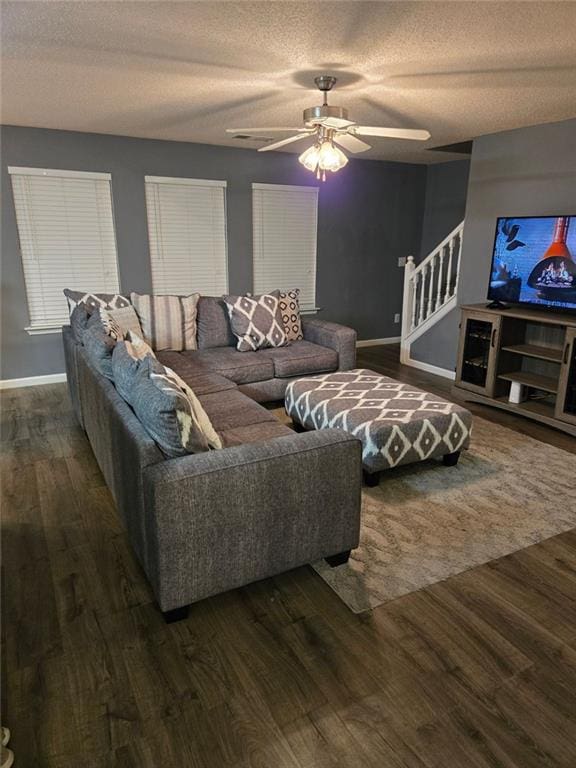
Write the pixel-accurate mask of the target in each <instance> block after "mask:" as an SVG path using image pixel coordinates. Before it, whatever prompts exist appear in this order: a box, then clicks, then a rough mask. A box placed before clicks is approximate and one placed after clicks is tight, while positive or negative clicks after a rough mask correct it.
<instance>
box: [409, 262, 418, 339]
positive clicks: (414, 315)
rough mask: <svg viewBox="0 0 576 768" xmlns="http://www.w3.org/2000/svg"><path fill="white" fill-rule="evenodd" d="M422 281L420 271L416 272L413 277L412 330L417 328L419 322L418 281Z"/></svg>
mask: <svg viewBox="0 0 576 768" xmlns="http://www.w3.org/2000/svg"><path fill="white" fill-rule="evenodd" d="M419 281H420V272H415V273H414V275H413V277H412V317H411V319H410V330H411V331H413V330H414V328H416V323H417V322H418V315H417V313H418V302H417V298H418V283H419Z"/></svg>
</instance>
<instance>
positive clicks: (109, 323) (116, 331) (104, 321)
mask: <svg viewBox="0 0 576 768" xmlns="http://www.w3.org/2000/svg"><path fill="white" fill-rule="evenodd" d="M94 314H95V315H97V317H98V319H99V320H100V325H101V326H102V330H103V331H104V333H107V334H108V336H111V337H112V338H113V339H114V340H115V341H120V340H121V339H123V338H124V331H123V330H122V328H121V327H120V325H119V324H118V323H117V322H116V320H114V318H113V316H112V315H111V314H110V312H108V310H106V309H103V308H102V307H98V309H97V310H96V312H94Z"/></svg>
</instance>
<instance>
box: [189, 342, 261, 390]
mask: <svg viewBox="0 0 576 768" xmlns="http://www.w3.org/2000/svg"><path fill="white" fill-rule="evenodd" d="M189 355H190V360H191V361H193V362H194V363H196V364H201V367H202V368H203V369H204V370H205V371H210V372H211V373H219V374H220V375H221V376H225V377H226V378H227V379H230V380H231V381H234V382H236V384H247V383H248V382H251V381H265V380H266V379H271V378H273V377H274V365H273V363H272V360H271V359H270V358H268V357H265V356H264V355H263V354H262V353H261V352H238V351H237V350H236V349H234V347H218V348H216V349H204V350H202V351H197V352H190V353H189Z"/></svg>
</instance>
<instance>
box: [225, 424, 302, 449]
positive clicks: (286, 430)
mask: <svg viewBox="0 0 576 768" xmlns="http://www.w3.org/2000/svg"><path fill="white" fill-rule="evenodd" d="M291 434H293V431H292V430H291V429H290V427H287V426H285V425H284V424H281V423H280V422H279V421H263V422H259V423H258V424H249V425H248V426H246V427H231V428H230V429H225V430H224V431H223V432H221V433H220V437H221V438H222V445H223V446H224V447H225V448H231V447H232V446H233V445H244V444H245V443H260V442H263V441H264V440H271V439H272V438H274V437H283V436H284V435H291Z"/></svg>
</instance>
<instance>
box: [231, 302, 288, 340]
mask: <svg viewBox="0 0 576 768" xmlns="http://www.w3.org/2000/svg"><path fill="white" fill-rule="evenodd" d="M279 295H280V294H279V291H272V293H264V294H262V295H261V296H224V301H225V302H226V305H227V307H228V314H229V316H230V325H231V326H232V332H233V333H234V335H235V336H236V338H237V339H238V343H237V345H236V348H237V349H238V351H239V352H250V351H251V350H252V351H254V350H257V349H266V348H267V347H284V346H286V344H288V340H287V339H286V331H285V330H284V323H283V322H282V315H281V313H280V306H279V302H280V299H279Z"/></svg>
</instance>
